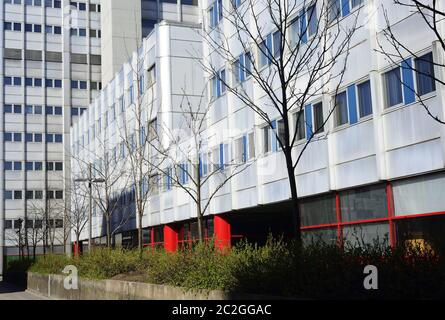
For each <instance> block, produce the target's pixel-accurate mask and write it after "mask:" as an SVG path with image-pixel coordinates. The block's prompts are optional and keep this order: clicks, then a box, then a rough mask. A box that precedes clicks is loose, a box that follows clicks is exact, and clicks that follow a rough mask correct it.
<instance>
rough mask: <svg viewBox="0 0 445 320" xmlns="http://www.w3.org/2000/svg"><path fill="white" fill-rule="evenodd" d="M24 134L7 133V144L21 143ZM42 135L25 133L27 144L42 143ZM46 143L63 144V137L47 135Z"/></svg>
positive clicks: (5, 136)
mask: <svg viewBox="0 0 445 320" xmlns="http://www.w3.org/2000/svg"><path fill="white" fill-rule="evenodd" d="M22 135H23V133H13V132H5V133H4V140H5V142H21V141H22ZM42 137H43V134H42V133H25V142H42ZM45 141H46V142H48V143H52V142H54V143H62V142H63V135H62V134H58V133H46V134H45Z"/></svg>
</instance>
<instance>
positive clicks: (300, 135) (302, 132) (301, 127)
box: [294, 111, 306, 140]
mask: <svg viewBox="0 0 445 320" xmlns="http://www.w3.org/2000/svg"><path fill="white" fill-rule="evenodd" d="M294 118H295V121H294V123H295V124H296V130H297V140H302V139H305V138H306V122H305V119H304V111H300V112H297V113H295V114H294Z"/></svg>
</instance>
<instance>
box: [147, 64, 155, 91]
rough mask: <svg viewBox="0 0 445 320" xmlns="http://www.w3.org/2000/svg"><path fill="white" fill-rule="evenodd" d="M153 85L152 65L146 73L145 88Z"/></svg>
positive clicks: (153, 67) (153, 72) (153, 69)
mask: <svg viewBox="0 0 445 320" xmlns="http://www.w3.org/2000/svg"><path fill="white" fill-rule="evenodd" d="M155 83H156V65H153V66H151V67H150V68H149V69H148V71H147V86H148V87H151V86H152V85H153V84H155Z"/></svg>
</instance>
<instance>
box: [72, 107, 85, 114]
mask: <svg viewBox="0 0 445 320" xmlns="http://www.w3.org/2000/svg"><path fill="white" fill-rule="evenodd" d="M86 110H87V108H81V107H71V116H81V115H82V114H83V113H84V112H85V111H86Z"/></svg>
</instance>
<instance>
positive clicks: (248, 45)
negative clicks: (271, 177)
mask: <svg viewBox="0 0 445 320" xmlns="http://www.w3.org/2000/svg"><path fill="white" fill-rule="evenodd" d="M229 3H230V5H229V7H224V6H223V5H222V4H221V5H220V6H218V8H217V9H216V10H217V15H218V16H219V18H218V19H219V20H222V21H223V22H224V29H222V28H221V26H220V24H216V25H215V26H213V27H211V28H208V27H204V37H203V39H204V42H205V44H206V45H207V47H208V49H209V53H208V56H209V57H208V58H207V59H206V60H205V61H204V62H203V67H204V69H205V71H206V72H207V73H208V74H209V76H210V77H212V80H211V81H214V83H216V86H215V85H214V86H213V87H214V88H216V89H215V90H214V91H218V89H219V90H226V91H227V92H228V93H229V94H230V95H232V96H233V97H234V98H235V99H236V100H237V101H239V103H240V104H243V105H245V106H247V107H249V108H250V109H252V110H253V111H254V112H255V113H256V114H257V115H258V116H259V117H260V118H261V119H262V121H264V124H265V125H266V126H268V127H269V130H271V131H272V132H273V134H272V136H274V138H275V139H276V141H277V144H278V146H279V147H280V150H281V152H282V153H283V155H284V158H285V166H286V169H287V174H288V180H289V188H290V194H291V200H292V201H291V202H292V215H293V220H294V221H293V222H294V226H293V229H294V231H295V238H296V239H297V240H301V231H300V225H301V217H300V210H299V201H298V189H297V182H296V177H295V171H296V167H297V165H298V163H299V162H300V160H301V159H302V156H303V153H304V151H305V150H306V149H307V147H308V145H309V144H310V143H311V142H312V141H313V140H314V139H315V138H314V137H315V135H316V134H317V133H319V132H321V130H323V128H326V126H325V124H326V123H327V122H328V120H329V119H330V117H331V115H332V114H333V113H334V110H335V109H336V106H337V101H336V99H335V98H334V101H333V104H332V105H331V106H330V108H329V110H328V112H327V113H326V112H325V117H324V119H323V121H322V124H321V125H320V126H319V127H318V128H314V127H312V124H308V125H309V126H310V127H311V130H310V132H306V135H307V136H308V137H307V138H308V139H307V141H306V142H305V144H304V146H303V147H302V148H299V149H298V151H296V145H297V141H298V140H299V137H300V136H301V133H302V132H301V130H303V128H302V127H304V126H299V123H301V122H303V123H304V118H303V119H301V117H303V111H304V108H305V106H306V105H308V104H309V103H311V102H312V101H313V100H314V99H316V98H318V97H321V96H323V95H332V96H334V97H336V95H337V92H338V89H339V88H340V86H341V85H342V83H343V76H344V73H345V70H346V62H347V59H348V56H349V52H350V46H351V42H352V39H353V35H354V33H355V32H356V30H357V29H359V28H360V26H358V24H357V21H358V17H359V15H360V10H357V11H354V13H351V17H350V19H349V20H348V23H344V22H343V21H340V20H339V19H338V18H339V16H340V10H341V8H340V6H337V5H336V4H338V3H339V1H322V0H320V1H287V0H245V1H244V2H242V3H241V5H238V2H237V1H233V2H232V1H229ZM214 10H215V9H214ZM214 19H215V18H214ZM269 27H270V28H269ZM227 30H232V32H227ZM240 49H241V50H240ZM240 51H241V54H242V55H243V57H244V59H243V61H240V59H239V58H240V56H239V55H236V53H237V52H238V53H239V52H240ZM221 61H222V62H223V63H222V65H221V63H220V64H218V62H221ZM228 66H230V67H231V69H232V72H233V73H234V77H233V78H234V80H233V81H231V79H230V78H231V77H228V73H227V72H225V71H224V72H221V70H222V69H221V68H225V67H228ZM224 70H225V69H224ZM248 77H251V79H252V82H253V86H254V87H255V88H254V89H253V90H252V92H261V94H260V96H264V98H261V99H260V98H259V96H255V94H252V93H250V92H249V90H247V89H246V87H245V85H244V84H240V82H241V81H242V79H240V78H248ZM218 83H220V86H219V87H218ZM255 89H257V90H255ZM294 114H296V116H295V117H294V116H293V115H294ZM275 115H278V116H279V118H280V121H279V123H278V124H276V122H275V121H274V117H275ZM293 128H295V130H293Z"/></svg>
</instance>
